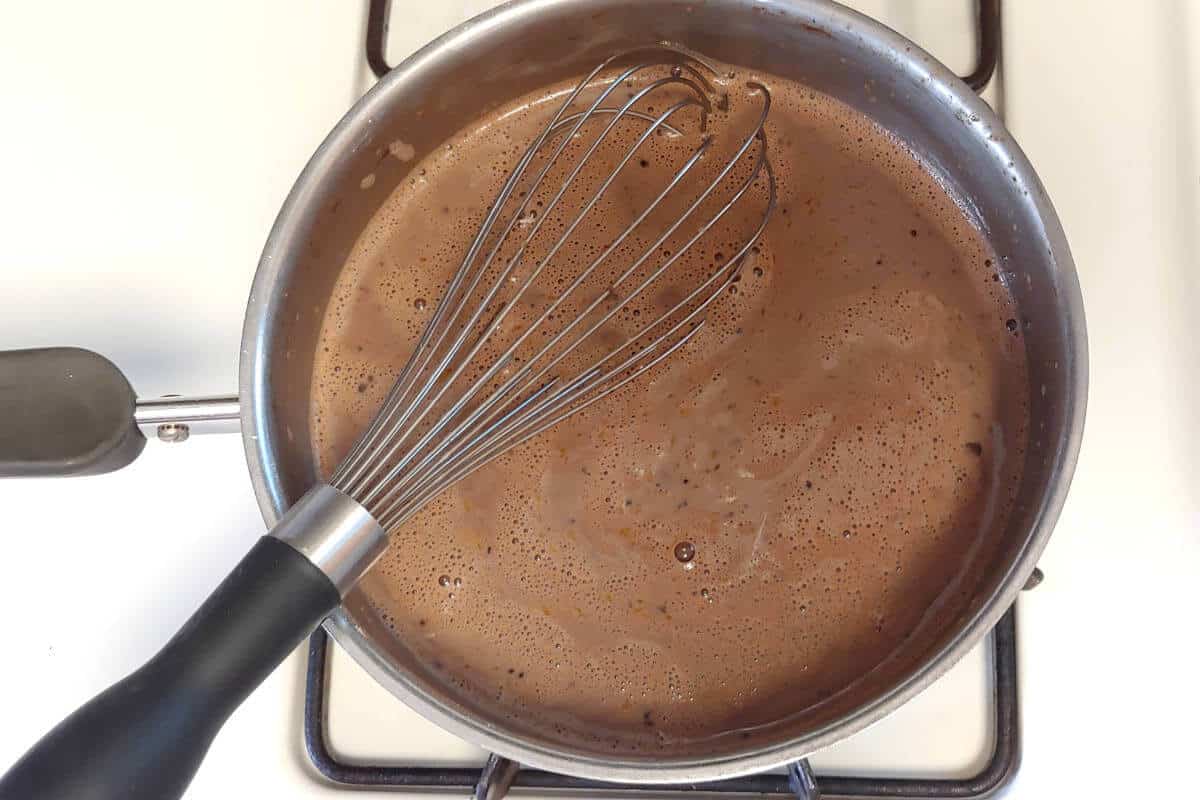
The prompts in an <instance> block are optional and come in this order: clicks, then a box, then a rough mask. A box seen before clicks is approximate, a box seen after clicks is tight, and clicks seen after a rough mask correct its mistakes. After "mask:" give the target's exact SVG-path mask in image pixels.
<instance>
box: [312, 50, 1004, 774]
mask: <svg viewBox="0 0 1200 800" xmlns="http://www.w3.org/2000/svg"><path fill="white" fill-rule="evenodd" d="M747 77H748V76H746V75H744V74H743V75H738V77H737V79H736V80H735V81H732V82H731V84H730V85H731V86H740V85H741V84H742V82H743V81H744V80H746V79H747ZM758 79H759V80H762V81H763V82H764V83H766V84H768V85H769V86H770V87H771V89H772V92H773V95H774V100H775V105H774V109H773V111H772V116H771V118H770V120H769V122H768V126H767V132H768V136H769V139H770V142H771V148H772V150H771V153H772V162H773V164H774V166H775V169H776V174H777V176H778V180H779V208H778V210H777V212H776V215H775V217H774V218H773V220H772V222H771V224H770V226H769V227H768V229H767V232H766V234H765V236H764V238H763V239H762V241H761V242H760V244H759V246H758V248H757V251H756V252H755V253H754V254H753V255H752V257H751V259H750V260H749V261H748V262H747V264H746V266H745V270H744V277H743V278H742V280H741V281H740V283H739V284H737V292H736V293H735V294H730V295H729V296H728V297H724V298H721V300H720V301H719V302H718V305H717V306H715V307H714V309H713V312H712V313H711V314H710V318H709V322H708V327H707V329H706V330H704V331H703V332H702V333H701V335H700V337H698V339H697V340H696V341H694V342H692V343H690V344H689V346H688V347H687V348H686V349H685V350H684V351H683V352H682V353H680V354H679V355H678V357H676V358H674V359H673V360H672V361H670V362H669V363H668V364H667V365H664V367H663V368H660V369H658V370H657V371H656V372H655V373H654V374H653V375H652V376H646V377H645V378H644V379H642V380H639V382H637V383H636V384H634V385H631V386H630V387H628V388H627V389H626V390H624V391H623V392H621V393H620V394H618V395H615V396H613V397H611V398H608V399H606V400H605V401H604V402H602V403H600V404H598V405H597V406H595V407H593V408H592V409H589V410H587V411H585V412H583V413H582V414H580V415H579V416H577V417H574V418H572V419H571V420H568V421H567V422H565V423H563V424H561V425H559V426H558V427H556V428H554V429H553V430H551V431H549V432H547V433H545V434H542V435H541V436H539V437H537V438H536V439H534V440H532V441H530V442H528V443H526V444H525V445H523V446H521V447H520V448H518V449H517V450H515V451H513V453H511V454H510V455H508V456H506V457H504V458H502V459H501V460H499V461H498V462H496V463H493V464H491V465H489V466H488V467H486V468H485V469H483V470H481V471H479V472H477V473H475V474H474V475H472V476H471V477H469V478H468V479H467V480H465V481H463V482H462V483H460V484H459V485H457V486H455V487H454V488H452V489H451V490H449V491H448V492H446V493H444V494H443V495H442V496H441V497H439V498H438V499H437V500H436V501H435V502H433V503H432V504H431V505H430V506H428V507H427V508H426V509H425V510H424V511H422V512H421V513H420V514H419V515H418V517H417V518H415V519H414V520H413V521H412V522H410V523H409V524H408V525H407V526H405V527H404V528H403V529H401V530H400V531H397V532H395V533H394V534H393V546H392V548H391V549H390V551H389V553H388V554H387V555H386V556H385V558H384V560H383V561H382V562H381V564H380V565H379V566H378V567H377V568H376V569H377V571H378V572H379V573H381V574H382V576H384V578H385V581H383V583H385V584H386V587H387V592H386V596H376V597H374V598H373V599H374V600H375V602H376V603H377V605H378V606H379V608H380V609H381V612H382V613H383V614H384V616H385V619H387V620H388V622H389V624H390V625H391V627H392V628H393V630H394V631H395V633H396V635H397V636H399V637H401V638H402V639H403V640H404V641H405V642H406V644H407V645H408V646H410V647H411V648H412V649H413V650H414V651H415V652H417V653H418V654H420V655H422V656H423V657H425V658H427V659H428V660H429V662H430V663H434V664H436V665H438V666H439V667H440V668H441V669H442V670H443V671H444V673H445V674H446V676H447V680H448V681H451V682H453V683H455V684H456V685H458V686H460V687H462V688H463V689H464V690H467V691H471V692H475V693H478V694H480V695H482V696H485V697H487V698H490V699H491V700H492V701H494V702H497V703H499V704H500V706H501V707H502V708H503V709H505V711H506V713H508V714H510V715H511V716H513V717H514V718H517V719H519V720H521V721H523V722H525V723H527V724H529V725H532V726H536V727H540V728H541V729H543V730H546V729H549V728H551V727H552V728H553V730H554V731H556V732H557V733H558V735H562V736H573V737H576V738H578V739H583V740H589V741H592V742H599V743H601V744H605V743H611V744H612V747H613V748H615V749H621V750H632V749H643V750H645V749H655V748H683V749H686V748H687V747H689V746H696V745H697V744H698V743H702V742H704V741H706V740H711V738H712V737H715V736H722V735H728V734H730V732H733V731H738V732H744V731H747V730H752V729H754V728H755V727H756V726H764V725H769V724H771V723H774V722H776V721H778V720H780V719H784V718H786V717H789V716H794V715H798V714H802V713H804V712H805V710H806V709H810V708H812V707H814V706H815V705H816V704H818V703H820V702H822V701H824V700H826V699H827V698H829V697H831V696H833V695H835V694H836V693H838V692H839V691H841V690H844V689H845V688H846V687H848V686H851V685H852V684H854V683H855V682H856V681H858V680H860V679H861V678H863V676H865V675H867V674H868V673H869V672H870V671H871V670H872V669H873V668H875V667H876V666H877V665H879V664H880V663H881V662H883V661H884V659H885V658H886V657H887V656H888V655H889V654H891V653H893V651H895V650H896V649H897V648H898V647H900V646H901V645H902V643H904V642H906V640H909V641H911V640H912V639H914V638H915V637H916V635H917V633H918V632H919V631H920V629H921V628H922V626H926V625H928V624H929V619H930V618H931V616H933V615H934V612H935V611H936V612H937V613H939V614H946V615H952V614H953V613H955V612H956V610H957V609H961V607H962V604H963V602H964V598H965V597H966V596H967V595H968V593H969V590H970V589H971V587H972V583H971V581H972V578H971V576H972V575H973V574H974V573H973V570H974V569H975V568H977V567H978V565H979V563H980V562H981V561H983V560H985V559H986V557H987V555H988V553H990V552H991V547H992V546H993V545H994V544H995V540H996V538H997V536H998V533H997V531H999V530H1001V529H1002V528H1003V521H1004V519H1005V518H1006V516H1007V513H1008V508H1009V505H1010V503H1011V496H1012V493H1013V491H1014V489H1015V486H1016V483H1017V481H1018V479H1019V477H1020V470H1021V465H1022V463H1023V460H1024V446H1025V436H1026V414H1027V411H1026V406H1027V385H1026V377H1025V363H1024V350H1023V345H1022V343H1021V341H1020V339H1019V333H1018V332H1014V331H1012V330H1010V326H1009V325H1008V324H1007V323H1008V322H1009V321H1010V320H1011V319H1012V318H1014V317H1015V316H1016V314H1015V313H1014V307H1013V305H1012V303H1011V300H1010V298H1009V297H1008V296H1007V294H1006V292H1005V290H1004V287H1003V285H1002V284H1001V283H1000V282H999V281H998V279H997V276H996V273H995V271H994V270H993V268H992V259H993V256H992V254H991V252H990V251H989V250H988V248H987V245H986V244H985V242H984V241H983V240H982V238H981V236H980V234H979V233H978V232H977V231H976V230H975V229H974V228H973V227H972V226H971V225H970V224H969V223H968V221H967V219H966V217H965V216H964V214H963V212H962V211H961V210H960V208H959V207H958V206H957V205H956V204H955V203H954V201H953V200H952V198H951V197H950V196H948V194H947V193H946V191H945V190H944V189H943V188H942V187H941V185H940V184H939V183H938V182H937V181H936V180H935V179H934V178H933V177H932V176H931V175H930V174H929V173H928V172H927V171H926V170H925V169H924V168H923V167H922V166H921V165H920V164H919V163H918V162H917V161H916V160H915V159H914V157H913V155H912V154H911V153H910V152H909V151H908V150H906V149H905V148H904V147H903V145H901V144H900V143H898V142H897V141H895V140H894V139H893V138H891V137H890V136H889V135H888V134H887V133H885V132H884V131H883V130H881V129H879V128H878V127H876V126H875V125H874V124H873V123H871V122H870V121H869V120H867V119H866V118H865V117H863V116H862V115H860V114H858V113H857V112H854V111H852V110H851V109H849V108H847V107H845V106H843V105H841V104H839V103H837V102H836V101H833V100H832V99H830V98H828V97H825V96H823V95H821V94H818V93H815V92H813V91H811V90H809V89H807V88H806V87H803V86H800V85H797V84H794V83H791V82H788V81H785V80H782V79H778V78H774V77H770V76H760V77H759V78H758ZM559 88H561V87H559ZM551 94H553V92H549V91H548V92H546V93H545V96H530V97H526V98H522V99H521V100H520V101H518V102H516V103H513V104H510V105H509V106H507V107H505V108H504V109H501V111H499V112H496V113H495V114H493V115H491V116H490V117H489V118H487V119H485V120H481V121H480V122H479V123H478V124H477V125H474V126H472V127H470V128H469V129H467V130H465V131H463V132H462V133H461V134H459V135H458V136H457V137H455V138H454V140H453V141H452V142H451V143H450V144H452V147H446V148H443V149H440V150H439V151H438V152H436V153H434V154H433V155H431V156H430V157H428V158H427V159H425V160H424V161H423V162H422V163H421V164H419V165H418V166H416V167H415V168H414V170H413V171H412V173H410V174H411V176H412V177H411V178H409V179H406V180H405V182H404V183H402V184H401V186H400V187H398V188H397V190H396V191H395V193H394V194H393V195H392V197H391V198H390V199H389V201H388V202H387V203H386V204H385V205H384V207H383V208H382V209H381V210H380V211H379V212H378V214H377V215H376V217H375V219H374V220H373V221H372V223H371V224H370V226H369V227H368V229H367V230H366V232H364V234H363V235H362V237H361V239H360V241H359V242H358V244H357V246H356V247H355V249H354V252H353V255H352V257H351V258H350V260H349V262H348V263H347V265H346V267H345V270H344V272H343V274H342V275H341V276H340V278H339V281H338V284H337V286H336V288H335V292H334V302H333V303H331V305H330V309H329V311H328V312H327V314H326V318H325V321H324V326H323V329H322V334H321V341H320V344H319V346H318V352H317V360H316V371H315V375H314V379H313V398H314V401H313V409H312V432H313V440H314V442H316V449H317V455H318V458H319V460H320V464H321V467H322V470H323V471H324V472H325V473H326V474H328V473H329V472H330V471H331V470H332V467H333V466H334V465H335V464H336V462H337V460H338V459H340V458H341V457H342V455H343V454H344V453H345V452H346V451H347V450H348V448H349V447H350V445H351V444H352V442H353V439H354V438H355V436H356V435H357V433H358V432H359V431H360V430H361V429H362V428H363V427H364V426H365V425H366V423H367V421H368V420H369V419H370V417H371V415H372V414H373V413H374V411H375V410H376V408H377V407H378V405H379V404H380V403H381V402H382V399H383V396H384V394H385V393H386V391H387V389H388V388H389V386H390V383H391V381H392V379H393V377H394V375H395V373H396V371H397V370H398V369H399V367H400V366H402V365H403V363H404V361H405V359H406V358H407V355H408V353H409V352H410V350H411V348H412V346H413V343H414V342H415V339H416V337H417V335H418V334H419V332H420V330H421V329H422V327H423V326H424V324H425V323H426V321H427V320H428V319H429V317H430V315H431V314H432V312H433V309H434V307H435V305H436V302H437V300H438V298H439V296H440V294H441V291H442V286H444V282H445V281H446V280H447V278H448V276H449V275H450V274H451V273H452V271H453V270H454V269H455V268H456V267H457V265H458V262H459V260H460V259H461V256H462V254H463V252H464V251H465V249H466V247H467V245H468V244H469V242H470V239H471V238H472V237H473V235H474V229H475V227H476V226H477V225H478V222H479V220H480V218H481V217H482V214H483V211H484V204H485V203H487V202H489V201H490V200H491V199H492V198H493V197H494V195H495V194H496V192H497V191H498V189H499V186H500V183H501V182H502V181H503V178H504V177H505V175H506V173H507V170H508V169H509V167H510V166H511V164H512V163H514V161H515V159H516V157H517V155H518V154H519V151H520V150H523V148H524V145H525V143H526V142H528V141H529V140H530V139H532V137H533V136H534V135H535V132H536V130H537V129H538V128H540V126H541V125H542V124H544V121H545V119H546V118H547V117H548V116H549V114H550V113H552V111H553V108H554V107H556V105H557V101H556V102H547V97H549V96H550V95H551ZM754 108H755V104H753V103H750V102H749V101H747V102H745V103H743V102H742V100H741V99H737V98H736V97H735V103H734V108H733V109H732V111H731V112H730V115H729V117H730V120H732V121H737V120H739V119H742V117H740V116H739V115H744V114H747V113H752V112H753V110H754ZM656 146H658V147H659V148H660V149H659V150H656V151H655V152H656V153H658V154H659V155H663V156H664V158H663V160H662V161H660V160H659V159H657V158H651V159H650V160H649V162H648V163H646V164H644V165H642V166H641V167H640V169H641V172H642V177H643V178H644V181H645V183H646V185H647V186H648V187H650V188H649V189H647V191H648V192H653V191H657V189H658V188H659V187H661V186H662V185H664V184H665V182H666V180H667V179H668V177H669V174H670V172H669V169H668V161H669V159H666V158H665V155H666V150H669V149H670V146H671V145H670V144H669V143H667V144H663V145H661V146H659V145H656ZM663 148H665V150H664V149H663ZM660 151H661V152H660ZM635 206H636V203H630V204H629V205H628V208H625V207H614V208H610V209H607V211H606V213H607V215H608V216H607V217H605V219H606V220H609V221H611V225H604V226H601V227H599V228H594V229H593V228H587V229H585V230H582V231H581V232H580V233H579V235H578V236H577V237H576V239H577V240H578V244H579V246H582V247H584V248H587V247H602V246H603V245H604V244H606V243H607V242H608V240H609V239H610V238H611V237H612V235H613V231H614V230H619V229H620V228H621V227H624V225H625V224H626V222H628V220H629V218H630V215H631V214H632V211H631V210H630V209H632V208H633V207H635ZM739 224H740V223H739ZM535 255H536V254H535ZM715 257H719V256H718V255H717V254H715V253H713V252H707V253H705V254H704V255H703V257H701V256H699V255H698V256H697V257H696V259H693V260H692V261H694V263H691V262H689V263H688V264H685V265H684V266H685V267H686V268H687V270H691V271H692V272H693V273H698V272H703V271H704V270H705V269H706V268H710V267H711V263H710V262H711V261H712V260H713V259H714V258H715ZM685 273H686V270H685Z"/></svg>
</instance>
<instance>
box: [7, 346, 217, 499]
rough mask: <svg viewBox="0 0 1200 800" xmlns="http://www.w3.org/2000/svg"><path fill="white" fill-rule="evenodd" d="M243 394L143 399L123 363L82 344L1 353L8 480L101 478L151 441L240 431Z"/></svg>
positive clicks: (177, 440)
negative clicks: (148, 438)
mask: <svg viewBox="0 0 1200 800" xmlns="http://www.w3.org/2000/svg"><path fill="white" fill-rule="evenodd" d="M237 425H238V400H237V398H236V397H203V398H191V399H189V398H180V397H167V398H162V399H159V400H148V401H146V400H142V401H139V400H138V399H137V395H136V394H135V393H134V391H133V387H131V386H130V385H129V381H128V380H127V379H126V378H125V376H124V375H123V374H122V373H121V370H120V369H118V368H117V366H116V365H115V364H113V363H112V362H111V361H109V360H108V359H107V358H105V357H104V356H102V355H99V354H97V353H93V352H92V351H90V350H83V349H81V348H78V347H46V348H39V349H35V350H9V351H4V352H0V478H16V477H38V476H43V477H45V476H71V475H98V474H100V473H103V472H112V471H114V470H118V469H120V468H121V467H124V466H126V465H127V464H129V463H131V462H132V461H133V460H134V459H135V458H137V457H138V455H140V454H141V452H142V448H143V447H145V446H146V436H147V435H151V436H157V437H158V438H159V439H161V440H163V441H169V442H181V441H183V440H184V439H186V438H187V437H188V435H189V433H204V432H210V431H213V432H215V431H220V430H236V429H237Z"/></svg>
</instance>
